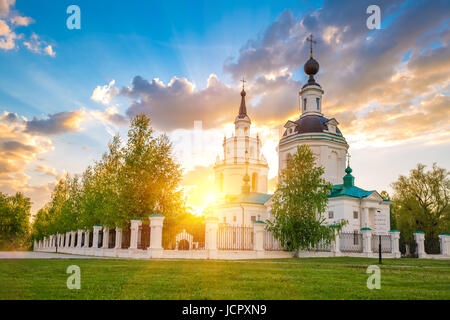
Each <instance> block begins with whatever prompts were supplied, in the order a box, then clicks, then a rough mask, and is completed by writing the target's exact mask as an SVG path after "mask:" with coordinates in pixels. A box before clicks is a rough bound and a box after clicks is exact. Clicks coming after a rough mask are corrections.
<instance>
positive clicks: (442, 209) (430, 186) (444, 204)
mask: <svg viewBox="0 0 450 320" xmlns="http://www.w3.org/2000/svg"><path fill="white" fill-rule="evenodd" d="M425 168H426V166H425V165H423V164H418V165H417V168H415V169H412V170H411V171H410V175H409V176H408V177H406V176H403V175H401V176H400V177H399V178H398V180H397V181H396V182H394V183H392V188H393V189H394V197H393V200H394V210H395V216H396V219H397V221H398V228H399V230H400V231H401V232H402V234H403V237H404V238H405V239H406V240H409V241H411V240H412V233H413V232H414V231H424V232H425V237H426V240H427V239H435V238H437V236H438V235H439V234H440V233H450V204H449V200H450V179H449V172H448V171H447V170H446V169H444V168H440V167H438V166H437V164H436V163H434V164H433V167H432V169H431V170H429V171H425ZM429 249H432V250H433V248H429Z"/></svg>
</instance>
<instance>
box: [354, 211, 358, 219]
mask: <svg viewBox="0 0 450 320" xmlns="http://www.w3.org/2000/svg"><path fill="white" fill-rule="evenodd" d="M353 219H358V211H353Z"/></svg>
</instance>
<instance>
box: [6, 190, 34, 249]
mask: <svg viewBox="0 0 450 320" xmlns="http://www.w3.org/2000/svg"><path fill="white" fill-rule="evenodd" d="M30 210H31V201H30V198H27V197H25V196H24V195H23V194H22V193H20V192H17V193H16V194H15V195H13V196H9V195H7V194H4V193H1V192H0V249H2V250H12V249H19V248H23V247H25V246H27V241H28V239H29V236H30Z"/></svg>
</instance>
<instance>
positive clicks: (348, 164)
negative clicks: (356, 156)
mask: <svg viewBox="0 0 450 320" xmlns="http://www.w3.org/2000/svg"><path fill="white" fill-rule="evenodd" d="M351 157H352V156H351V155H350V152H347V167H350V158H351Z"/></svg>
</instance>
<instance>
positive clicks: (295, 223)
mask: <svg viewBox="0 0 450 320" xmlns="http://www.w3.org/2000/svg"><path fill="white" fill-rule="evenodd" d="M323 173H324V169H323V167H316V166H315V156H314V154H313V152H312V151H311V149H310V148H309V146H308V145H302V146H298V147H297V152H296V153H295V154H294V155H293V156H292V157H291V158H290V159H289V160H288V163H287V167H286V168H285V169H284V170H283V171H282V172H281V174H280V178H279V183H278V189H277V191H276V192H275V195H274V197H273V203H272V214H273V216H274V219H273V221H269V222H268V229H269V230H270V231H272V233H273V234H274V236H275V237H276V238H277V239H278V240H279V241H280V243H281V244H282V245H283V246H284V247H285V248H287V249H289V250H300V249H303V250H304V249H308V248H310V247H314V246H316V245H318V244H319V243H320V242H321V241H325V242H326V243H329V242H330V241H331V239H332V238H333V237H334V232H332V226H329V225H326V224H325V223H324V222H325V217H324V216H323V213H324V212H325V210H326V207H327V204H328V198H327V194H328V192H329V191H330V189H331V188H332V185H331V184H330V183H327V182H326V181H325V180H324V179H323V178H322V175H323ZM344 224H345V222H339V223H338V225H337V227H338V228H342V226H343V225H344Z"/></svg>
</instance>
